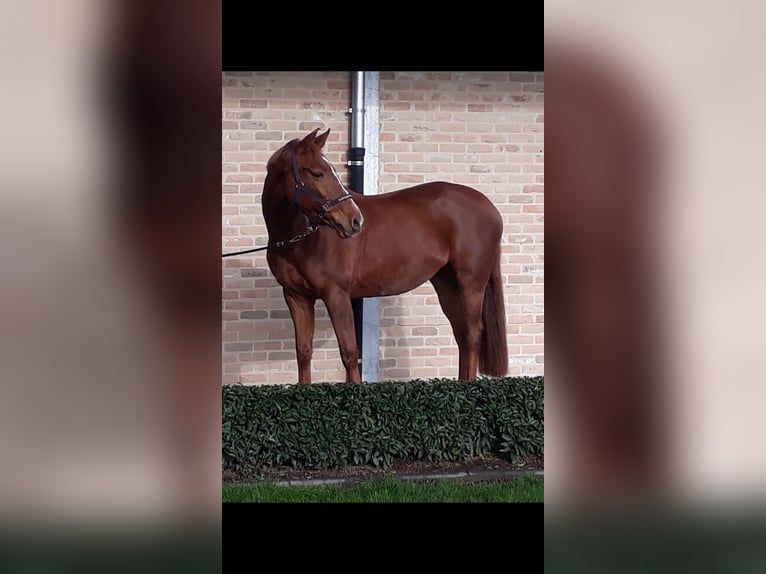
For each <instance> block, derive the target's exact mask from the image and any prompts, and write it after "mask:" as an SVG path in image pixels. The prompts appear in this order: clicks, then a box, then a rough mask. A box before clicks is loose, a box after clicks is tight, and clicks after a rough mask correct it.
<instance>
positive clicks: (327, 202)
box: [292, 150, 352, 221]
mask: <svg viewBox="0 0 766 574" xmlns="http://www.w3.org/2000/svg"><path fill="white" fill-rule="evenodd" d="M292 161H293V174H294V175H295V198H294V199H293V205H294V206H295V207H299V205H298V200H299V198H300V194H301V193H305V194H306V195H308V196H309V198H311V199H312V200H313V201H314V203H316V204H318V205H319V209H320V213H319V214H318V215H319V221H321V220H322V218H323V217H324V216H325V215H327V214H328V213H329V212H330V210H331V209H332V208H333V207H335V206H336V205H338V204H340V203H342V202H344V201H346V200H347V199H351V198H352V196H351V194H350V193H345V194H344V195H341V196H340V197H336V198H335V199H322V198H321V197H319V196H318V195H317V194H316V193H314V192H313V191H311V190H310V189H309V188H308V187H306V184H305V183H303V180H302V179H301V175H300V171H299V170H298V160H297V154H296V153H295V150H293V152H292Z"/></svg>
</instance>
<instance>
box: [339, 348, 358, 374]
mask: <svg viewBox="0 0 766 574" xmlns="http://www.w3.org/2000/svg"><path fill="white" fill-rule="evenodd" d="M340 360H341V361H343V365H344V366H345V367H346V368H347V369H350V368H351V367H356V365H357V362H358V360H359V351H358V350H357V349H356V348H353V349H341V351H340Z"/></svg>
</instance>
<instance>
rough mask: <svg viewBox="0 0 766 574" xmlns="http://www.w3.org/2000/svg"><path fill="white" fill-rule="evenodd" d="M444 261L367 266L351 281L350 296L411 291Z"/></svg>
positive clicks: (445, 261) (426, 279) (397, 293)
mask: <svg viewBox="0 0 766 574" xmlns="http://www.w3.org/2000/svg"><path fill="white" fill-rule="evenodd" d="M446 263H447V258H446V257H445V258H443V259H442V258H438V259H437V258H434V259H430V260H427V261H418V262H414V261H410V262H407V261H404V262H401V263H397V264H389V265H388V266H386V265H380V266H368V267H367V268H366V269H363V270H362V273H360V274H359V277H358V279H357V280H356V281H355V282H354V283H353V285H352V287H351V297H353V298H356V297H388V296H391V295H399V294H401V293H406V292H407V291H412V290H413V289H415V288H416V287H418V286H420V285H422V284H423V283H425V282H426V281H428V280H429V279H430V278H431V277H433V276H434V275H435V274H436V273H437V272H438V271H439V269H441V268H442V267H443V266H444V265H445V264H446Z"/></svg>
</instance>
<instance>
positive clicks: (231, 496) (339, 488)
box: [223, 477, 543, 502]
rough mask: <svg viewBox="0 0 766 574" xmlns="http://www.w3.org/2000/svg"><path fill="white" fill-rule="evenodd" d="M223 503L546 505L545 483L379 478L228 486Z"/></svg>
mask: <svg viewBox="0 0 766 574" xmlns="http://www.w3.org/2000/svg"><path fill="white" fill-rule="evenodd" d="M223 502H543V481H542V480H541V479H539V478H527V477H524V478H516V479H514V480H508V481H500V482H484V483H472V484H466V483H458V482H452V481H448V480H439V481H424V482H406V481H402V480H397V479H394V478H384V479H380V478H378V479H370V480H367V481H364V482H360V483H356V484H350V485H341V484H333V485H327V486H278V485H275V484H271V483H269V482H262V483H252V484H225V485H224V487H223Z"/></svg>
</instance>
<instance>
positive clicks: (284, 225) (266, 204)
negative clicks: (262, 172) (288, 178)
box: [262, 175, 306, 241]
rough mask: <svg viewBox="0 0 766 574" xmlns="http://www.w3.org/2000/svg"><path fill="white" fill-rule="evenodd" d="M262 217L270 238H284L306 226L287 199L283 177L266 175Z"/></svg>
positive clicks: (300, 215) (303, 219)
mask: <svg viewBox="0 0 766 574" xmlns="http://www.w3.org/2000/svg"><path fill="white" fill-rule="evenodd" d="M262 201H263V217H264V219H265V220H266V229H267V230H268V232H269V237H270V238H271V239H272V240H276V241H278V240H284V239H288V238H290V237H292V236H294V235H295V234H296V233H298V232H299V231H300V230H302V229H303V228H305V227H306V218H305V217H304V216H303V214H302V213H301V212H300V211H298V209H296V208H295V207H294V206H293V205H292V204H291V203H290V201H289V200H288V199H287V193H286V192H285V181H284V179H276V178H274V177H273V176H271V175H267V176H266V182H265V183H264V185H263V197H262Z"/></svg>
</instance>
